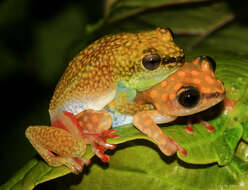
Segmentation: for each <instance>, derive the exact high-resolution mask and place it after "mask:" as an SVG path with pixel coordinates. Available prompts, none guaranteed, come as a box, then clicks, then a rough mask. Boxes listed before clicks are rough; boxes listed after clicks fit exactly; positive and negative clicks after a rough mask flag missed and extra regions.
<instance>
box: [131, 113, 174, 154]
mask: <svg viewBox="0 0 248 190" xmlns="http://www.w3.org/2000/svg"><path fill="white" fill-rule="evenodd" d="M158 116H159V117H158ZM175 118H176V117H168V118H166V117H164V116H161V115H160V114H159V113H158V112H157V111H156V110H149V111H142V112H138V113H137V114H135V115H134V121H133V124H134V125H135V126H136V127H137V128H138V129H139V130H140V131H142V132H143V133H145V134H146V135H147V136H148V137H150V138H152V139H153V140H154V141H155V142H156V143H157V144H158V146H159V148H160V149H161V151H162V152H163V153H164V154H165V155H172V154H174V153H175V152H176V151H177V150H178V148H177V145H176V144H175V143H173V142H172V141H171V140H170V138H169V137H168V136H167V135H165V134H164V132H163V131H162V130H161V129H160V127H159V126H157V124H156V123H155V122H154V120H155V121H156V120H157V121H159V122H158V123H160V122H162V121H165V120H167V122H169V121H172V120H175ZM153 119H154V120H153Z"/></svg>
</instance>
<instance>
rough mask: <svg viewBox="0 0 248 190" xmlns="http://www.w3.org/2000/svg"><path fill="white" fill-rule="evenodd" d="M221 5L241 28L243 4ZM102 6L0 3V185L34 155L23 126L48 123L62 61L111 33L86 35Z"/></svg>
mask: <svg viewBox="0 0 248 190" xmlns="http://www.w3.org/2000/svg"><path fill="white" fill-rule="evenodd" d="M227 2H228V3H229V7H230V10H232V12H233V14H235V15H236V18H235V22H238V23H239V24H242V25H247V18H248V17H247V13H246V12H247V3H246V4H244V2H243V1H227ZM103 7H104V2H103V1H100V0H87V1H79V0H71V1H66V0H60V1H48V0H35V1H34V0H22V1H20V0H2V1H0V86H1V100H2V101H1V105H2V106H1V129H2V130H1V138H0V148H1V167H0V168H1V175H0V184H2V183H3V182H5V181H6V180H7V179H8V178H10V177H11V175H13V174H14V172H15V171H17V170H18V169H19V168H21V167H22V166H23V165H24V164H25V163H26V162H27V161H28V160H30V159H31V158H32V157H33V156H34V155H35V154H36V152H35V150H34V149H33V148H32V146H31V145H30V144H29V142H28V140H27V139H26V138H25V135H24V131H25V128H27V127H28V126H29V125H39V124H41V125H49V115H48V106H49V101H50V98H51V96H52V94H53V90H54V88H55V86H56V83H57V81H58V80H59V78H60V76H61V75H62V73H63V71H64V69H65V68H66V66H67V64H68V62H69V61H70V60H71V59H72V58H73V57H74V56H75V55H76V53H77V52H79V50H81V49H82V48H83V47H85V46H86V45H87V44H89V43H90V42H91V41H93V40H94V39H96V38H97V37H99V36H101V35H102V34H104V33H109V32H112V31H115V29H116V28H115V27H114V26H113V25H112V26H111V25H109V26H108V25H106V26H105V28H104V29H103V30H102V31H99V32H98V33H97V34H94V35H88V34H87V26H88V24H94V23H97V22H98V20H99V19H100V18H102V17H103V14H104V12H103ZM149 27H150V28H152V26H148V27H147V28H149ZM106 31H107V32H106ZM247 35H248V34H247Z"/></svg>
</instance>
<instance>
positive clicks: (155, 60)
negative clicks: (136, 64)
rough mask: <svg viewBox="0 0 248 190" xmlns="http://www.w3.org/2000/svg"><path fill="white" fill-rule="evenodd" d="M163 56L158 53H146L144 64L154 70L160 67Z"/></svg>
mask: <svg viewBox="0 0 248 190" xmlns="http://www.w3.org/2000/svg"><path fill="white" fill-rule="evenodd" d="M160 62H161V58H160V56H159V55H158V54H150V55H146V56H145V57H143V59H142V64H143V65H144V67H145V68H146V69H148V70H154V69H156V68H158V67H159V65H160Z"/></svg>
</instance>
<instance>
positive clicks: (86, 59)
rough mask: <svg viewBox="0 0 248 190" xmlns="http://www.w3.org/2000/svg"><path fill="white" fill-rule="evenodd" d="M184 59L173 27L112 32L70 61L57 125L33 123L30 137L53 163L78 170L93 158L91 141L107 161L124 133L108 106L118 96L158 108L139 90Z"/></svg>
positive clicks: (121, 105)
mask: <svg viewBox="0 0 248 190" xmlns="http://www.w3.org/2000/svg"><path fill="white" fill-rule="evenodd" d="M183 63H184V52H183V50H182V49H181V48H180V47H178V46H177V45H176V43H175V42H174V37H173V33H172V31H171V30H170V29H169V28H156V29H154V30H151V31H144V32H139V33H128V32H123V33H119V34H110V35H106V36H104V37H102V38H100V39H98V40H96V41H95V42H93V43H92V44H90V45H89V46H88V47H86V48H85V49H83V50H82V51H80V52H79V54H78V55H76V57H74V58H73V60H72V61H71V62H70V63H69V65H68V67H67V68H66V70H65V72H64V74H63V75H62V77H61V78H60V80H59V82H58V84H57V86H56V88H55V91H54V94H53V96H52V99H51V101H50V105H49V115H50V120H51V126H44V125H43V126H41V125H38V126H29V127H28V128H27V129H26V131H25V134H26V137H27V138H28V140H29V141H30V143H31V144H32V145H33V147H34V148H35V149H36V150H37V152H38V153H39V154H40V155H41V157H42V158H43V159H44V160H45V161H46V162H47V163H48V164H49V165H51V166H55V167H57V166H61V165H65V166H67V167H68V168H70V169H71V171H72V172H73V173H75V174H78V173H80V172H81V171H82V169H83V167H84V165H88V164H89V163H90V161H89V160H88V159H85V158H84V155H85V152H86V149H87V146H86V145H90V147H91V150H92V152H93V153H94V154H95V155H96V156H97V157H99V158H100V159H101V160H102V161H103V162H107V161H109V159H110V158H109V156H108V155H107V154H105V151H106V150H108V149H114V148H115V145H113V144H109V143H107V140H108V139H109V138H118V135H116V134H115V132H114V131H115V130H114V129H111V126H112V118H111V114H109V112H108V111H107V110H106V109H105V107H106V106H107V105H109V104H111V102H113V101H114V102H115V106H116V110H119V111H120V112H123V113H126V112H129V111H128V110H129V109H130V110H133V109H134V108H135V110H136V111H137V110H139V111H142V110H147V109H152V107H153V106H152V105H149V104H144V105H139V104H137V103H136V102H135V101H134V99H135V97H136V94H137V93H138V92H140V91H143V90H145V89H148V88H150V87H151V86H153V85H155V84H157V83H159V82H161V81H162V80H164V79H166V78H167V77H168V76H169V75H170V74H172V73H174V72H175V71H176V70H177V69H178V68H180V67H181V66H182V64H183ZM123 95H124V96H125V97H126V99H125V100H126V101H125V102H124V101H123V99H122V98H121V97H122V96H123ZM132 112H133V111H132Z"/></svg>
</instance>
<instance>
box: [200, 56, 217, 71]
mask: <svg viewBox="0 0 248 190" xmlns="http://www.w3.org/2000/svg"><path fill="white" fill-rule="evenodd" d="M204 60H205V61H207V62H208V63H209V66H210V68H211V69H212V71H214V72H215V69H216V63H215V61H214V59H213V58H212V57H209V56H201V57H200V63H201V62H202V61H204Z"/></svg>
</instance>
